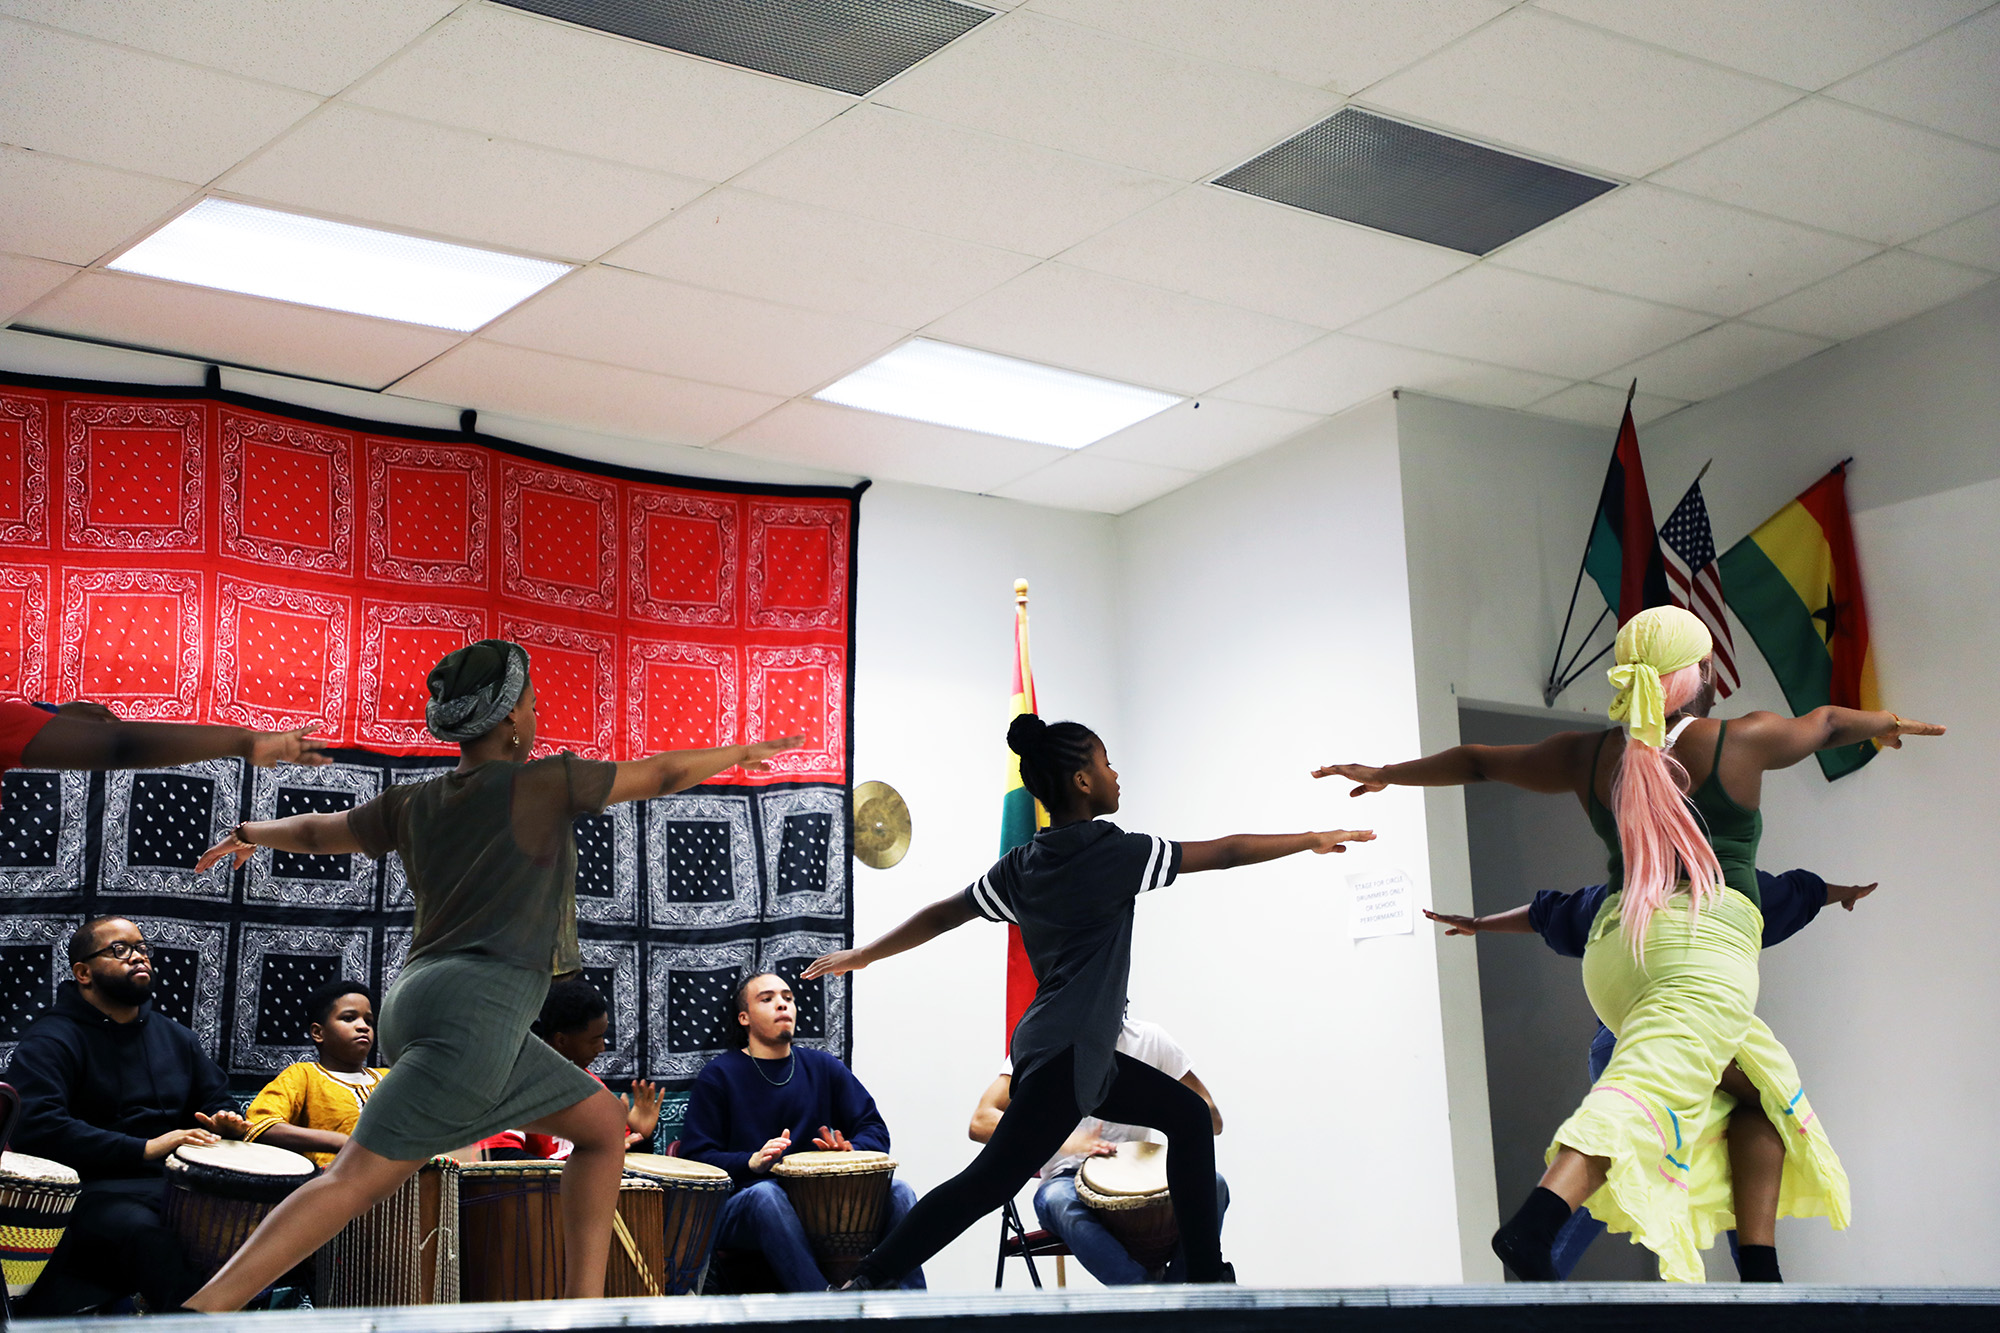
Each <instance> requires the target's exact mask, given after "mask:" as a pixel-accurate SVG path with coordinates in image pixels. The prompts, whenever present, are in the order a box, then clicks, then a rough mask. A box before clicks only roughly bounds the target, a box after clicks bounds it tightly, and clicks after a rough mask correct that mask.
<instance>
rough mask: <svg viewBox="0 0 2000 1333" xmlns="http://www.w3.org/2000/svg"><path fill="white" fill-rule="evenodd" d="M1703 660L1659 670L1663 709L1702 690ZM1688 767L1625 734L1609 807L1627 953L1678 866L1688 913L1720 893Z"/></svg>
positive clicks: (1636, 948) (1675, 882)
mask: <svg viewBox="0 0 2000 1333" xmlns="http://www.w3.org/2000/svg"><path fill="white" fill-rule="evenodd" d="M1701 685H1702V680H1701V664H1700V663H1698V662H1697V663H1695V664H1694V665H1692V666H1684V667H1682V668H1681V669H1680V670H1678V671H1670V672H1668V673H1667V674H1666V675H1664V676H1662V677H1661V678H1660V688H1661V692H1662V693H1663V694H1664V696H1665V706H1666V712H1667V714H1668V716H1672V715H1673V714H1674V713H1675V712H1676V711H1678V710H1679V709H1681V708H1683V707H1684V706H1686V704H1687V702H1688V701H1689V700H1690V699H1692V698H1694V697H1695V695H1697V694H1699V693H1700V692H1701ZM1687 794H1688V772H1687V769H1685V768H1683V767H1681V765H1680V762H1679V761H1678V760H1676V759H1675V758H1674V757H1673V756H1672V755H1669V754H1668V753H1666V751H1664V750H1656V749H1654V748H1653V747H1652V746H1650V745H1648V744H1646V743H1645V742H1644V741H1642V740H1640V739H1638V738H1637V737H1636V736H1633V735H1632V734H1631V732H1630V731H1627V732H1626V735H1625V751H1624V753H1623V754H1621V755H1619V757H1618V771H1617V772H1615V773H1613V774H1612V775H1611V812H1612V814H1613V815H1615V816H1616V817H1617V819H1618V842H1619V845H1620V846H1621V847H1622V848H1623V849H1624V851H1625V895H1624V899H1623V907H1622V908H1621V913H1622V916H1623V920H1622V921H1621V922H1620V929H1622V930H1623V931H1624V932H1625V939H1626V942H1627V943H1629V944H1630V945H1631V946H1632V954H1633V956H1634V957H1638V956H1639V955H1640V954H1641V953H1642V952H1643V951H1644V947H1645V941H1646V928H1647V927H1648V926H1650V925H1651V924H1652V922H1653V913H1655V912H1657V911H1659V910H1660V908H1661V907H1662V906H1664V905H1665V904H1666V901H1667V899H1668V898H1669V897H1671V896H1672V895H1673V892H1674V890H1675V888H1677V887H1678V886H1679V884H1680V879H1681V876H1682V875H1683V874H1685V875H1686V876H1687V879H1688V882H1689V884H1690V886H1691V888H1692V890H1693V892H1692V894H1691V895H1690V901H1689V903H1688V917H1689V919H1690V920H1693V918H1694V915H1695V913H1696V912H1697V911H1699V910H1700V908H1701V907H1702V906H1703V905H1704V904H1706V903H1709V902H1713V901H1714V900H1716V899H1718V898H1720V897H1721V896H1722V892H1723V885H1722V863H1721V862H1720V861H1718V860H1716V857H1715V849H1714V848H1713V847H1711V846H1709V844H1708V835H1707V834H1705V833H1704V832H1703V831H1702V828H1701V825H1700V824H1698V823H1696V822H1695V812H1694V809H1693V807H1692V806H1690V805H1689V804H1688V800H1687Z"/></svg>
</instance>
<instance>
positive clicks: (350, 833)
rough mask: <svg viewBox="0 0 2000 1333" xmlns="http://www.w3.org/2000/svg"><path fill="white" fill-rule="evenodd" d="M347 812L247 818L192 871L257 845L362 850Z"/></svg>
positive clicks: (246, 854)
mask: <svg viewBox="0 0 2000 1333" xmlns="http://www.w3.org/2000/svg"><path fill="white" fill-rule="evenodd" d="M348 813H349V812H348V811H346V810H336V811H334V812H332V813H330V814H323V815H291V816H289V817H287V818H285V819H261V820H257V821H255V822H251V821H247V820H246V821H245V822H244V823H241V824H238V825H237V826H236V827H235V828H234V829H232V830H230V833H229V836H228V837H226V838H224V839H223V840H222V841H221V842H218V843H216V844H215V846H213V847H211V848H209V849H208V850H207V851H205V852H203V853H202V854H201V859H199V860H197V861H196V862H195V863H194V868H195V871H196V873H199V872H201V871H204V870H207V869H208V868H209V867H210V866H213V865H215V864H217V863H218V862H220V861H221V860H222V859H223V858H224V857H231V858H233V861H232V863H231V865H230V869H232V870H233V869H235V868H236V867H237V866H240V865H242V864H243V863H244V862H245V861H248V860H249V859H250V858H251V856H252V855H254V854H255V853H256V851H257V849H258V848H259V847H272V848H276V849H277V850H278V851H281V852H310V853H312V854H314V855H319V856H337V855H339V854H341V853H342V852H358V851H360V850H362V848H361V840H360V839H359V838H356V837H355V836H354V829H353V828H352V827H351V826H350V825H349V823H348V821H347V816H348ZM315 1151H317V1150H315Z"/></svg>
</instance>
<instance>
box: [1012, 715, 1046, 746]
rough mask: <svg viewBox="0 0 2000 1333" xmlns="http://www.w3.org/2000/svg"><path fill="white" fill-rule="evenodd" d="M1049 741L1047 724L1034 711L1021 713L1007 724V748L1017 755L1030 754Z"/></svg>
mask: <svg viewBox="0 0 2000 1333" xmlns="http://www.w3.org/2000/svg"><path fill="white" fill-rule="evenodd" d="M1048 743H1049V724H1048V723H1046V722H1044V721H1042V719H1041V718H1040V717H1038V716H1037V715H1035V714H1034V713H1023V714H1021V715H1020V716H1019V717H1017V718H1015V719H1014V720H1013V721H1012V722H1010V723H1008V724H1007V748H1008V749H1010V750H1012V751H1013V752H1014V753H1015V754H1018V755H1027V754H1032V753H1033V752H1035V751H1036V750H1039V749H1041V748H1042V747H1043V746H1045V745H1047V744H1048Z"/></svg>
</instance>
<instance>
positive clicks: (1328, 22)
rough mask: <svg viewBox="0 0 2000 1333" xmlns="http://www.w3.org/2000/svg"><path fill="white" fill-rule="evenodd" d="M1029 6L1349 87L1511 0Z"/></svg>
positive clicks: (1058, 1) (1200, 0)
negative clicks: (1392, 2) (1391, 2)
mask: <svg viewBox="0 0 2000 1333" xmlns="http://www.w3.org/2000/svg"><path fill="white" fill-rule="evenodd" d="M1028 7H1029V8H1031V9H1033V10H1035V11H1036V12H1038V13H1043V14H1049V15H1053V16H1055V17H1057V18H1066V19H1070V20H1073V21H1075V22H1077V23H1084V24H1088V25H1089V26H1091V27H1093V28H1102V29H1104V30H1105V31H1106V32H1115V33H1119V34H1121V35H1123V36H1126V37H1130V38H1133V39H1134V40H1136V41H1141V42H1151V43H1153V44H1154V45H1156V46H1164V47H1169V48H1171V49H1173V50H1175V51H1185V52H1187V53H1189V54H1191V55H1198V56H1203V57H1206V58H1208V59H1211V60H1226V61H1228V62H1229V63H1230V64H1232V65H1241V66H1243V67H1244V68H1246V69H1256V70H1263V71H1265V72H1267V73H1271V74H1276V75H1278V76H1279V77H1280V78H1286V79H1292V80H1294V81H1296V82H1298V83H1310V84H1314V85H1318V86H1327V87H1331V88H1334V89H1336V90H1337V91H1339V92H1343V93H1353V92H1358V91H1359V90H1361V89H1363V88H1365V87H1367V86H1368V85H1369V84H1371V83H1373V82H1375V81H1376V80H1377V79H1380V78H1382V77H1384V76H1386V75H1389V74H1393V73H1394V72H1395V71H1397V70H1399V69H1401V68H1402V67H1403V66H1405V65H1407V64H1409V63H1411V62H1412V61H1414V60H1418V59H1420V58H1422V57H1423V56H1427V55H1429V54H1430V53H1431V52H1432V51H1435V50H1437V49H1438V48H1439V47H1440V46H1443V45H1444V44H1445V43H1446V42H1449V41H1452V40H1453V39H1455V38H1458V37H1462V36H1464V35H1465V34H1466V33H1468V32H1470V31H1472V30H1473V29H1474V28H1476V27H1478V26H1479V25H1480V24H1482V23H1484V22H1486V21H1487V20H1488V19H1491V18H1493V17H1495V16H1496V15H1499V14H1503V13H1505V12H1506V11H1507V9H1508V8H1509V3H1508V0H1399V2H1398V3H1396V4H1388V5H1385V4H1383V3H1381V0H1239V2H1238V3H1235V4H1227V5H1218V4H1216V3H1214V0H1147V2H1146V3H1145V4H1142V5H1135V4H1133V3H1131V0H1034V3H1033V4H1032V5H1030V6H1028Z"/></svg>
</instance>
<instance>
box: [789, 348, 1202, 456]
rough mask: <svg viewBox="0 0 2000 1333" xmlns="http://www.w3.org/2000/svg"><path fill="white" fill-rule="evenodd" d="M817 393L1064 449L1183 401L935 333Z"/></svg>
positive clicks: (889, 413)
mask: <svg viewBox="0 0 2000 1333" xmlns="http://www.w3.org/2000/svg"><path fill="white" fill-rule="evenodd" d="M813 397H815V398H817V399H819V400H820V401H821V402H827V403H839V404H840V405H841V406H843V407H859V408H863V409H865V410H867V411H870V412H881V413H884V414H885V415H887V416H892V417H907V418H909V419H910V420H911V421H928V422H932V423H933V424H935V425H939V426H954V427H956V428H958V429H959V430H974V431H979V432H981V433H983V434H986V435H1002V436H1005V437H1006V438H1008V439H1010V440H1031V441H1033V442H1034V443H1036V444H1053V445H1059V446H1061V447H1062V448H1064V449H1081V448H1083V446H1084V445H1086V444H1094V443H1095V442H1097V441H1098V440H1101V439H1103V438H1104V437H1105V436H1107V435H1112V434H1115V433H1117V432H1118V431H1121V430H1124V429H1125V428H1126V427H1127V426H1131V425H1135V424H1137V423H1138V422H1141V421H1144V420H1145V419H1146V418H1147V417H1150V416H1153V415H1155V414H1157V413H1160V412H1164V411H1166V410H1167V409H1168V408H1170V407H1172V406H1174V405H1175V404H1176V403H1179V402H1182V401H1183V400H1182V399H1181V398H1179V397H1176V396H1175V395H1173V394H1170V393H1160V392H1158V391H1156V390H1153V389H1141V388H1138V387H1137V386H1135V385H1131V384H1120V383H1118V382H1117V381H1116V380H1101V379H1098V378H1097V377H1096V376H1094V375H1079V374H1077V373H1076V372H1075V371H1070V370H1057V369H1056V368H1055V367H1054V366H1042V365H1037V364H1035V363H1034V362H1033V361H1018V360H1016V359H1015V358H1013V357H1011V356H995V355H994V354H993V353H991V352H975V351H973V350H972V349H971V348H970V347H954V346H952V345H951V344H950V343H941V342H934V341H932V340H931V339H929V338H914V339H912V340H911V341H909V342H906V343H904V344H903V345H902V346H901V347H898V348H896V349H895V350H894V351H892V352H889V353H887V354H885V355H883V356H880V357H877V358H876V359H875V360H873V361H871V362H869V363H868V364H867V365H865V366H863V367H862V368H861V369H859V370H857V371H855V372H854V373H853V374H852V375H849V376H847V377H846V378H845V379H842V380H840V381H838V382H837V383H834V384H831V385H829V386H827V387H826V388H824V389H821V390H820V391H819V392H818V393H816V394H814V395H813Z"/></svg>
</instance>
